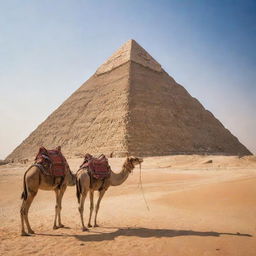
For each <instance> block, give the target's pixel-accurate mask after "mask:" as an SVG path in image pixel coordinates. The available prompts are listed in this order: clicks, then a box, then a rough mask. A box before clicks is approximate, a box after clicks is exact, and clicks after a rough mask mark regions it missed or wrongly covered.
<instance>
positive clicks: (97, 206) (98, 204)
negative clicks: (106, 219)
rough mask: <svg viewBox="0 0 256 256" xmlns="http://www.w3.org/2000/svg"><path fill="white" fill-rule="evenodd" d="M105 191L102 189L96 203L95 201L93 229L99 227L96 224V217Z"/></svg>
mask: <svg viewBox="0 0 256 256" xmlns="http://www.w3.org/2000/svg"><path fill="white" fill-rule="evenodd" d="M105 192H106V190H105V189H103V190H101V191H100V192H99V198H98V201H97V204H96V212H95V218H94V227H98V226H99V225H98V224H97V215H98V211H99V208H100V202H101V199H102V198H103V196H104V194H105Z"/></svg>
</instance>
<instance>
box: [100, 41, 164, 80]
mask: <svg viewBox="0 0 256 256" xmlns="http://www.w3.org/2000/svg"><path fill="white" fill-rule="evenodd" d="M128 61H133V62H136V63H138V64H141V65H142V66H144V67H147V68H150V69H152V70H154V71H158V72H161V71H162V67H161V65H160V64H159V63H158V62H157V61H156V60H155V59H154V58H153V57H152V56H151V55H150V54H149V53H148V52H147V51H146V50H145V49H144V48H143V47H141V46H140V45H139V44H138V43H137V42H136V41H135V40H134V39H129V40H128V41H127V42H126V43H124V44H123V45H122V46H121V47H120V48H119V49H118V50H117V51H116V52H115V53H114V54H113V55H112V56H111V57H110V58H108V59H107V61H106V62H105V63H103V64H102V65H101V66H100V67H99V68H98V69H97V71H96V74H97V75H99V74H103V73H106V72H109V71H111V70H112V69H115V68H117V67H119V66H121V65H123V64H124V63H126V62H128Z"/></svg>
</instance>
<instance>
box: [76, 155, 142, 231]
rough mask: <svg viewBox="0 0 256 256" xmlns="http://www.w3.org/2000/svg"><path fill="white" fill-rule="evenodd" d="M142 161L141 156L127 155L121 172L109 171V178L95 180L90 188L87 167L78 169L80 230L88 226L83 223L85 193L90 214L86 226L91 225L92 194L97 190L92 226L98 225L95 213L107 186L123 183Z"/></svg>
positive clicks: (84, 229) (77, 185)
mask: <svg viewBox="0 0 256 256" xmlns="http://www.w3.org/2000/svg"><path fill="white" fill-rule="evenodd" d="M142 162H143V159H142V158H138V157H127V158H126V160H125V162H124V164H123V167H122V170H121V172H119V173H114V172H112V171H111V174H110V178H108V179H106V180H105V181H102V180H96V181H95V182H93V184H92V187H91V188H90V176H89V174H88V173H87V169H80V170H79V171H78V172H77V174H76V189H77V199H78V203H79V207H78V210H79V212H80V217H81V222H82V231H86V230H88V228H86V227H85V225H84V219H83V212H84V201H85V198H86V195H87V193H88V192H89V193H90V216H89V222H88V227H92V225H91V217H92V212H93V208H94V203H93V196H94V191H95V190H98V191H99V198H98V201H97V204H96V212H95V218H94V227H98V225H97V215H98V211H99V207H100V202H101V199H102V198H103V196H104V194H105V192H106V191H107V189H108V188H109V186H119V185H121V184H123V183H124V181H125V180H126V179H127V178H128V176H129V174H130V173H131V172H132V170H133V169H134V168H135V165H139V164H141V163H142Z"/></svg>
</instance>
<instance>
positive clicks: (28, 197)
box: [20, 165, 76, 236]
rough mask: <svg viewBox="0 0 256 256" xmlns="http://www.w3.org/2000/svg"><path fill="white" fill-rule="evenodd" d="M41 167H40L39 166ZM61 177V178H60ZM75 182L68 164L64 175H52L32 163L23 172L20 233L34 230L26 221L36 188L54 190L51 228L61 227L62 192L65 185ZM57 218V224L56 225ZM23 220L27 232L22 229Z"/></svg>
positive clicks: (25, 234) (31, 232) (24, 234)
mask: <svg viewBox="0 0 256 256" xmlns="http://www.w3.org/2000/svg"><path fill="white" fill-rule="evenodd" d="M41 168H42V167H41ZM62 179H63V180H62ZM75 183H76V180H75V175H74V174H73V173H72V172H71V171H70V169H69V167H68V165H66V168H65V172H64V177H53V176H50V175H46V174H45V173H43V171H42V169H40V167H39V166H38V165H32V166H31V167H30V168H29V169H28V170H27V171H26V172H25V174H24V178H23V186H24V190H23V193H22V195H21V198H22V199H23V202H22V205H21V209H20V217H21V235H22V236H27V235H28V233H29V234H34V233H35V232H34V231H33V230H32V229H31V227H30V224H29V221H28V210H29V207H30V205H31V203H32V201H33V199H34V198H35V196H36V194H37V191H38V189H42V190H54V192H55V195H56V206H55V218H54V224H53V229H57V228H62V227H64V225H63V224H62V223H61V217H60V212H61V201H62V197H63V194H64V192H65V190H66V188H67V186H74V185H75ZM57 219H58V226H57V225H56V223H57ZM24 220H25V223H26V225H27V229H28V233H26V232H25V229H24Z"/></svg>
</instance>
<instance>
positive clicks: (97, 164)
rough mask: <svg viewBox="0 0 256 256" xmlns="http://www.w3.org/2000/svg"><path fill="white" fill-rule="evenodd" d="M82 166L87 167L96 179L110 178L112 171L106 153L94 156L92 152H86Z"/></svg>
mask: <svg viewBox="0 0 256 256" xmlns="http://www.w3.org/2000/svg"><path fill="white" fill-rule="evenodd" d="M80 168H86V169H87V170H88V172H89V175H90V176H92V177H93V178H94V179H96V180H103V179H106V178H109V177H110V173H111V168H110V166H109V164H108V159H107V158H106V156H105V155H100V156H99V157H93V156H92V155H90V154H85V156H84V162H83V164H82V165H81V166H80Z"/></svg>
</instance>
